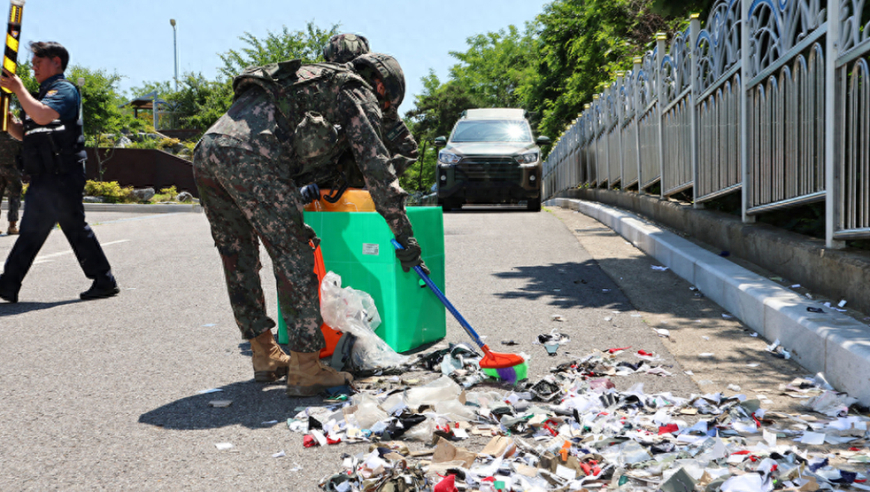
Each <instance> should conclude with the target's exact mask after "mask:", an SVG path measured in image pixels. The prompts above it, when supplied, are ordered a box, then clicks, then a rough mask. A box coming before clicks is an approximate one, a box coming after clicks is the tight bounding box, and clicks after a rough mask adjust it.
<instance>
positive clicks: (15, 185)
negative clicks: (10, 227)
mask: <svg viewBox="0 0 870 492" xmlns="http://www.w3.org/2000/svg"><path fill="white" fill-rule="evenodd" d="M6 193H7V194H8V195H9V196H8V198H9V211H8V212H6V218H7V219H9V222H18V210H19V209H20V208H21V178H20V177H19V178H18V179H10V180H8V181H7V182H6ZM2 197H3V192H2V191H0V199H2Z"/></svg>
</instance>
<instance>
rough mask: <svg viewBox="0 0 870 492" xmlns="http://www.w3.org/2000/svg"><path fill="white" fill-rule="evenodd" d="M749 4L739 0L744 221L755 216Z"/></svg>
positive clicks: (741, 165) (749, 221) (742, 203)
mask: <svg viewBox="0 0 870 492" xmlns="http://www.w3.org/2000/svg"><path fill="white" fill-rule="evenodd" d="M836 1H839V0H836ZM836 1H835V3H836ZM749 6H750V2H749V0H740V175H741V178H740V179H741V181H742V182H743V186H742V187H741V190H740V194H741V209H742V210H741V217H742V219H743V222H744V223H751V222H755V216H753V215H747V214H746V210H747V209H749V196H750V188H751V187H752V182H751V178H752V176H751V175H750V172H749V96H748V94H747V93H746V85H747V83H748V82H749Z"/></svg>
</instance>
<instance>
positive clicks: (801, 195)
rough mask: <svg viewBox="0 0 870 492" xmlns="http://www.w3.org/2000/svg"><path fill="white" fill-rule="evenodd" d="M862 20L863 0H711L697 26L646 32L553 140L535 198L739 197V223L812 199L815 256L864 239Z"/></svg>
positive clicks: (866, 80)
mask: <svg viewBox="0 0 870 492" xmlns="http://www.w3.org/2000/svg"><path fill="white" fill-rule="evenodd" d="M868 17H870V2H867V1H866V0H829V1H827V2H825V1H823V0H720V1H719V2H717V3H716V4H715V5H714V7H713V9H712V11H711V12H710V14H709V16H708V18H707V21H706V23H705V24H704V27H703V29H702V26H701V20H700V19H699V17H698V16H697V15H695V16H692V17H691V19H690V22H689V28H688V29H687V30H685V31H683V32H678V33H675V35H673V36H672V37H671V40H670V42H668V36H667V35H665V34H658V35H657V36H656V39H655V47H654V48H653V49H652V50H650V51H648V52H647V53H646V54H645V55H644V56H643V57H638V58H636V59H634V63H633V68H632V70H630V71H627V72H619V73H617V79H616V80H615V81H613V82H612V83H611V84H610V85H608V86H607V88H606V89H605V91H604V92H603V93H601V94H599V95H596V96H595V97H594V98H593V101H592V102H591V103H589V104H587V105H586V106H585V108H584V111H583V112H582V113H581V114H579V115H578V117H577V119H576V120H574V122H573V123H572V124H571V125H570V126H569V127H568V129H567V130H566V131H565V133H563V135H562V137H560V138H559V140H558V141H557V142H556V143H555V145H554V147H553V149H552V151H551V153H550V155H549V156H548V158H547V160H546V162H545V163H544V180H543V186H544V189H543V192H544V198H545V199H546V198H551V197H553V196H554V195H556V194H557V193H559V192H560V191H564V190H567V189H571V188H576V187H578V186H591V187H602V188H620V189H636V190H637V191H638V192H640V193H649V192H650V189H651V188H653V187H655V186H656V185H658V188H657V189H658V190H660V191H659V194H660V196H661V197H663V198H664V197H668V196H672V195H675V194H677V193H680V192H689V191H690V190H691V195H692V198H693V200H694V203H695V205H696V206H698V207H700V206H702V204H703V203H704V202H706V201H709V200H713V199H715V198H718V197H721V196H723V195H726V194H730V193H737V192H741V201H742V216H743V221H744V222H753V221H754V220H755V217H756V216H757V215H759V214H763V213H766V212H770V211H773V210H778V209H782V208H787V207H793V206H797V205H802V204H806V203H810V202H817V201H824V202H825V204H826V217H825V220H826V229H827V230H826V244H827V246H828V247H839V246H842V244H843V243H842V241H844V240H847V239H857V238H868V237H870V137H868V136H870V65H868V62H870V22H867V19H868ZM862 20H864V22H866V23H865V24H862V23H861V22H862Z"/></svg>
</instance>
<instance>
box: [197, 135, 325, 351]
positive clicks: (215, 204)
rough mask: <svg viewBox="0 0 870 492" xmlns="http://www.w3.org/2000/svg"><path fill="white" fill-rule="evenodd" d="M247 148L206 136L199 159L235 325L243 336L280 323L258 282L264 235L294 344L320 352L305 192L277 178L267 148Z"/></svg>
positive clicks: (202, 189) (228, 139) (200, 179)
mask: <svg viewBox="0 0 870 492" xmlns="http://www.w3.org/2000/svg"><path fill="white" fill-rule="evenodd" d="M242 147H243V143H242V142H240V141H238V140H236V139H234V138H232V137H227V136H223V135H215V134H206V135H205V136H204V137H203V139H202V140H201V141H200V143H199V145H198V146H197V148H196V151H195V153H194V159H193V163H194V164H193V166H194V177H195V179H196V184H197V187H198V188H199V196H200V201H201V203H202V205H203V207H204V208H205V213H206V217H208V221H209V223H210V224H211V234H212V237H213V238H214V242H215V246H216V247H217V249H218V253H219V254H220V257H221V260H222V262H223V268H224V276H225V277H226V283H227V290H228V291H229V297H230V304H231V305H232V308H233V314H234V315H235V318H236V323H237V324H238V326H239V329H240V330H241V332H242V337H243V338H245V339H251V338H254V337H256V336H257V335H259V334H261V333H263V332H265V331H266V330H269V329H270V328H272V327H274V326H275V322H274V321H272V319H271V318H269V317H268V316H267V315H266V303H265V299H264V296H263V288H262V286H261V284H260V273H259V272H260V268H261V264H260V249H259V248H260V247H259V241H258V239H259V240H262V241H263V245H264V246H265V247H266V251H268V253H269V256H270V257H271V259H272V265H273V267H274V273H275V281H276V283H277V288H278V300H279V302H280V304H281V315H282V316H283V317H284V322H285V323H286V324H287V334H288V336H289V339H290V341H289V347H290V350H293V351H296V352H317V351H319V350H320V349H321V348H323V347H324V346H325V345H326V344H325V342H324V339H323V333H322V332H321V331H320V325H321V324H322V322H323V320H322V318H321V316H320V300H319V298H318V288H319V285H318V283H317V276H316V275H315V274H314V250H313V249H312V247H311V245H310V241H311V240H312V239H313V238H314V237H315V236H314V231H313V230H312V229H311V228H310V227H308V226H306V225H305V223H304V222H303V215H302V213H303V204H302V196H301V195H300V193H299V191H298V189H297V187H296V185H295V184H294V183H293V182H292V181H288V180H287V179H286V178H281V177H280V176H279V174H278V173H277V172H276V162H277V161H276V160H275V159H273V158H271V157H266V156H264V154H267V155H268V154H269V153H268V152H255V151H252V150H247V149H245V148H242Z"/></svg>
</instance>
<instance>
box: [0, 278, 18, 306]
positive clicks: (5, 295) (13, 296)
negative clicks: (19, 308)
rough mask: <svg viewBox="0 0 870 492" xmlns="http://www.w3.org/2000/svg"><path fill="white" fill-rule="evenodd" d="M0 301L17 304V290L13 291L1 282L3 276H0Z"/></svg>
mask: <svg viewBox="0 0 870 492" xmlns="http://www.w3.org/2000/svg"><path fill="white" fill-rule="evenodd" d="M0 299H3V300H4V301H6V302H9V303H16V302H18V289H15V290H13V289H12V288H10V287H9V286H8V285H6V282H4V281H3V275H0Z"/></svg>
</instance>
